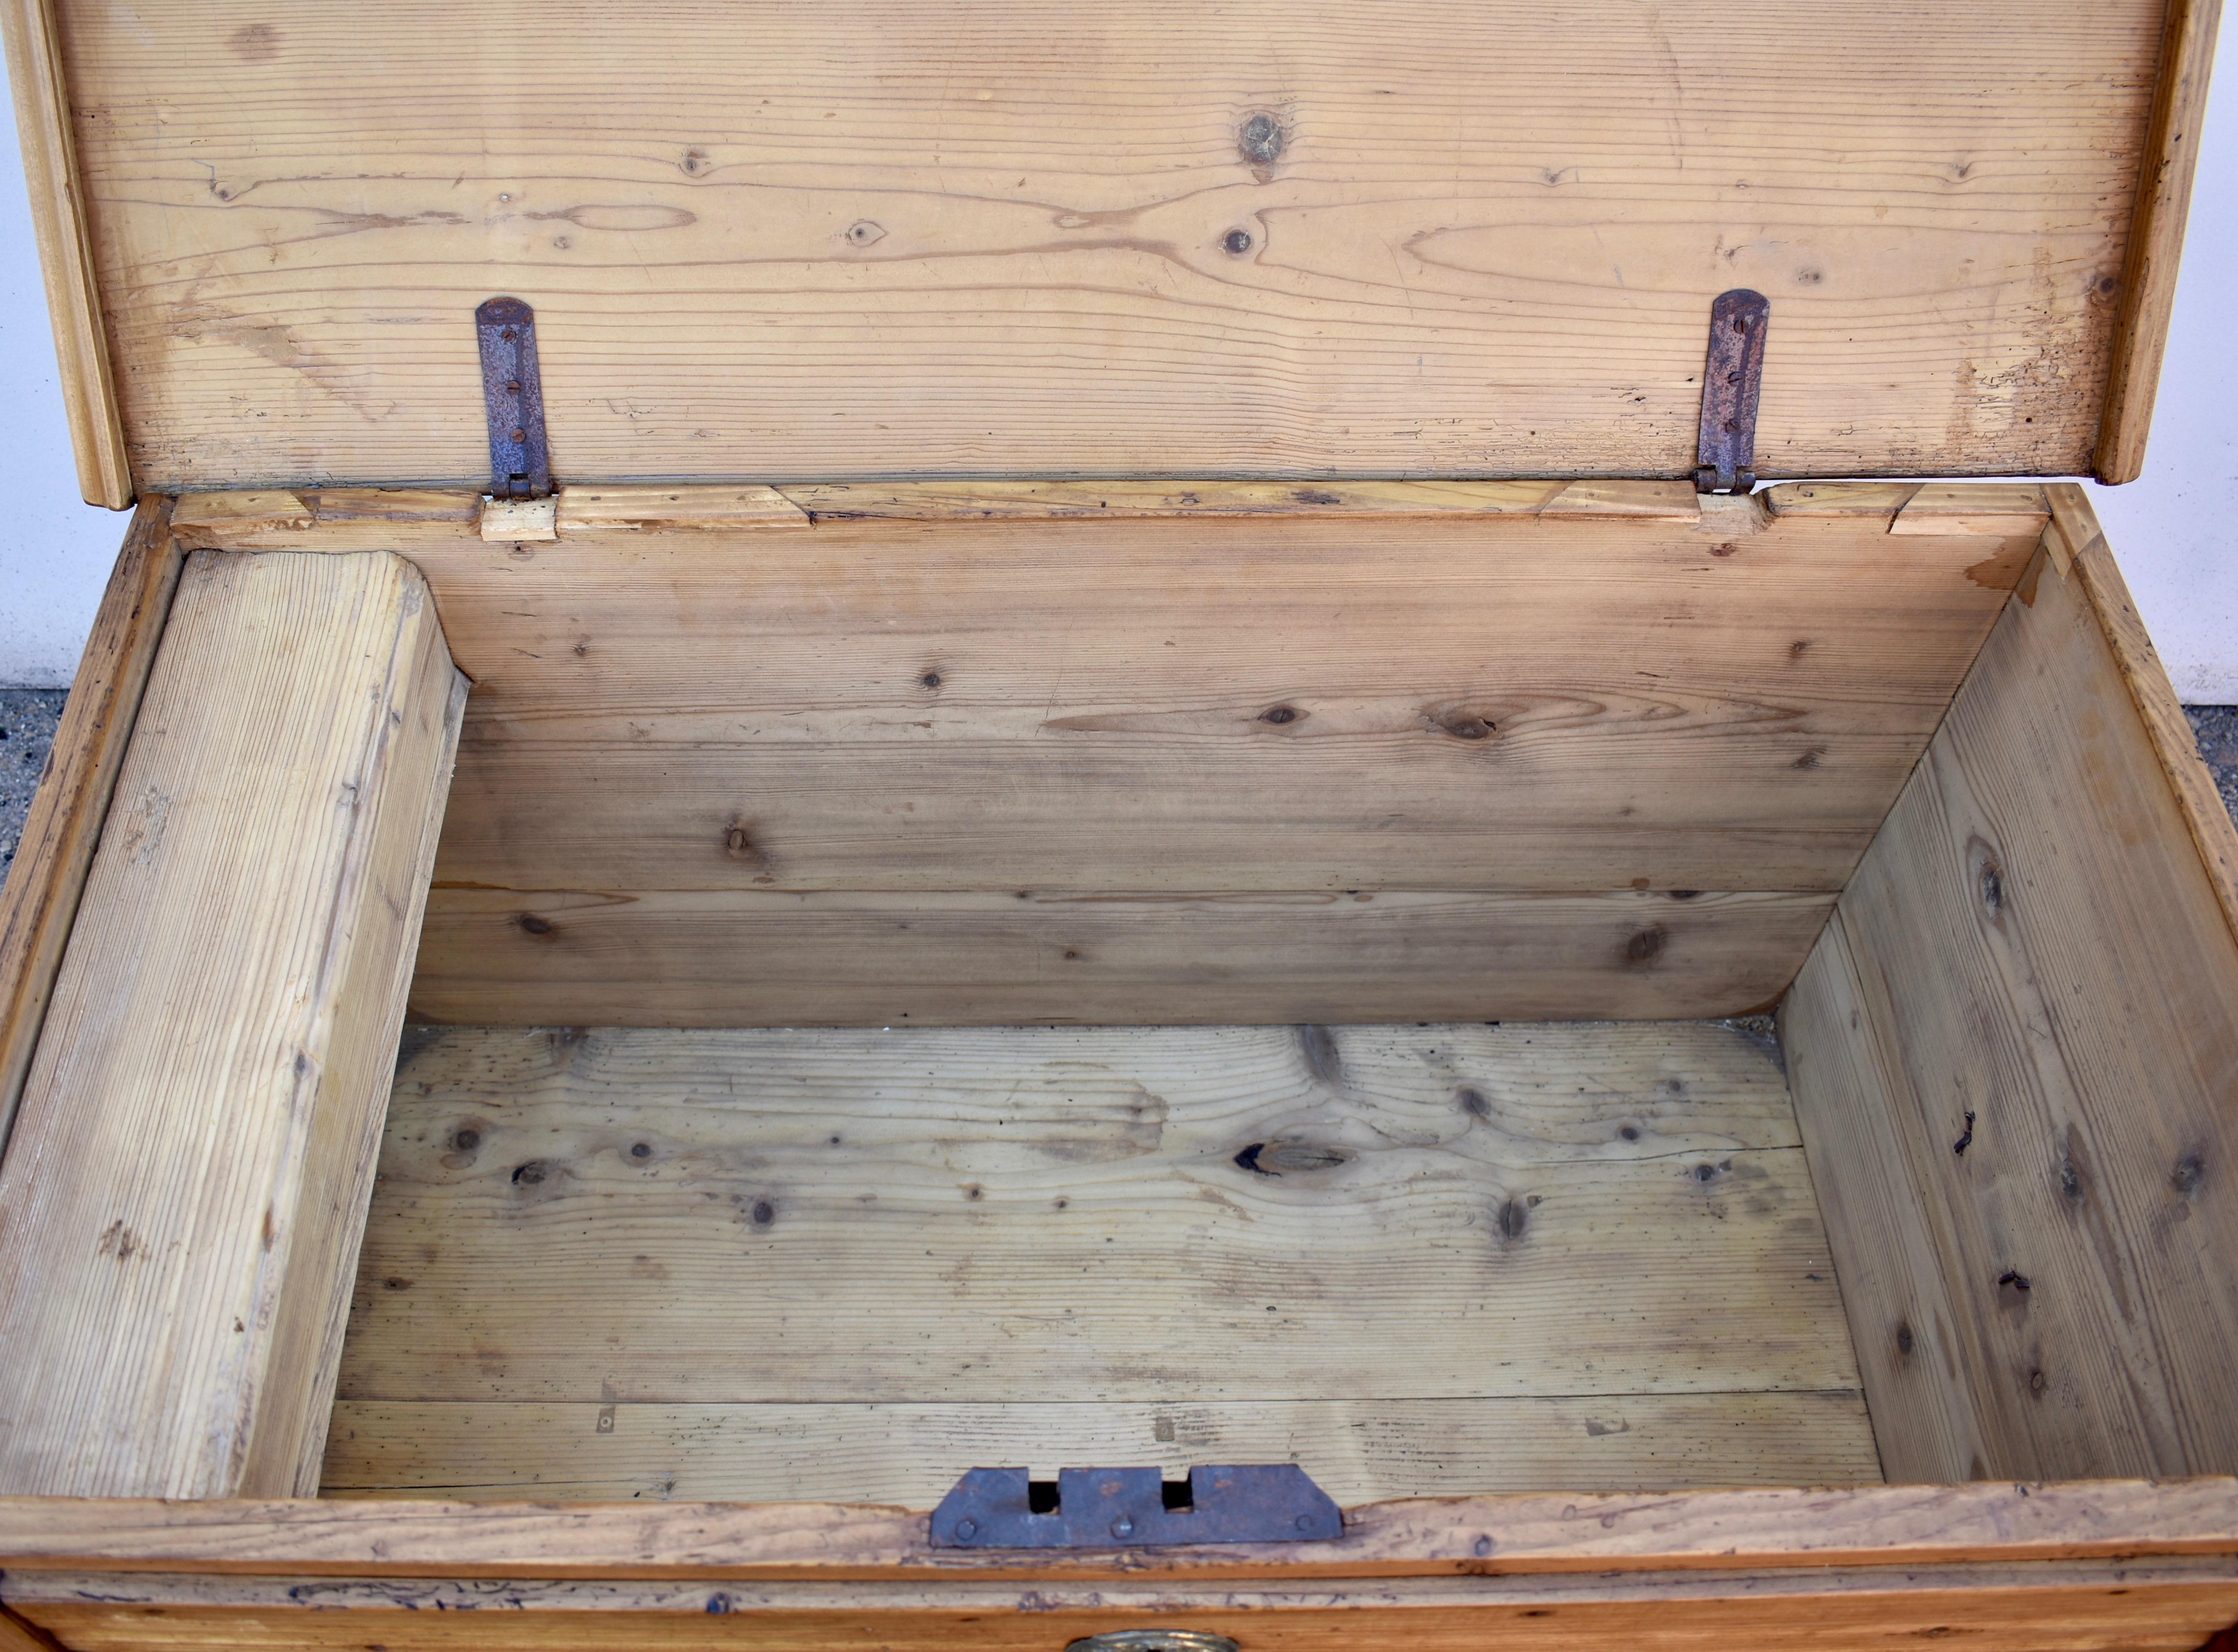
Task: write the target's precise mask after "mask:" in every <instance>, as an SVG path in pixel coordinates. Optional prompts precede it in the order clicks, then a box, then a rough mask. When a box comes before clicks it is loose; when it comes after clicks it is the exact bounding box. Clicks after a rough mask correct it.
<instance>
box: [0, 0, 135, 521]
mask: <svg viewBox="0 0 2238 1652" xmlns="http://www.w3.org/2000/svg"><path fill="white" fill-rule="evenodd" d="M60 10H63V5H61V4H58V3H57V0H7V3H5V4H4V5H0V40H4V41H5V43H6V45H7V51H8V82H9V86H10V89H11V90H12V91H13V92H14V94H15V100H16V133H17V138H18V140H19V141H20V142H22V144H23V182H24V184H25V185H26V187H27V188H29V190H30V197H31V235H32V239H33V240H34V241H36V242H37V243H38V248H39V267H40V269H41V271H42V273H43V274H44V276H45V278H46V293H47V314H48V317H49V320H50V321H51V323H52V325H53V327H54V336H55V366H56V380H57V382H58V383H59V384H60V386H61V387H62V393H63V417H64V418H65V419H67V420H69V421H70V448H71V451H72V453H74V454H75V455H76V460H77V485H78V492H79V493H80V494H81V495H82V496H83V498H84V499H85V502H86V503H87V504H89V505H105V506H108V507H109V509H110V510H112V511H121V510H122V509H124V508H125V507H126V506H129V505H130V504H131V503H132V497H133V483H132V473H131V470H130V467H129V460H128V458H127V455H126V452H125V446H124V429H123V426H122V423H121V422H120V420H119V415H118V411H117V398H116V380H115V379H114V378H113V377H112V376H111V373H110V368H109V338H108V334H107V331H106V329H105V327H104V325H103V315H102V295H101V290H100V287H101V283H100V278H99V274H98V273H97V271H96V260H97V259H98V257H99V254H98V253H97V252H96V249H95V246H94V241H93V236H92V230H91V227H90V225H89V222H88V217H89V200H88V197H87V194H86V189H85V185H84V180H83V175H82V174H81V172H80V169H79V166H78V156H77V136H76V131H75V130H74V128H73V123H72V120H71V116H72V113H73V111H72V96H71V88H70V85H69V83H68V82H67V77H66V76H67V71H66V69H65V68H64V63H63V40H62V30H61V28H60V19H59V17H57V15H56V14H57V12H58V11H60Z"/></svg>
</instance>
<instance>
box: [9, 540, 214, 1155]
mask: <svg viewBox="0 0 2238 1652" xmlns="http://www.w3.org/2000/svg"><path fill="white" fill-rule="evenodd" d="M168 515H169V500H166V499H151V500H149V502H148V503H146V504H145V505H142V506H141V507H140V509H139V510H138V511H137V512H135V513H134V516H133V519H132V525H131V528H130V530H129V532H127V533H126V534H125V536H124V545H123V548H122V550H121V551H119V552H118V553H117V558H116V569H115V571H114V572H111V573H110V575H109V585H108V587H107V588H106V589H105V590H104V591H103V592H102V597H101V606H100V608H99V609H97V610H96V611H95V613H94V617H93V629H92V631H91V632H90V633H89V635H88V637H87V638H86V644H85V652H84V654H83V656H82V657H80V658H79V660H78V667H77V674H76V676H75V677H72V678H71V679H70V698H69V699H68V700H67V701H66V702H65V703H64V704H63V715H62V718H61V721H60V722H59V724H57V725H56V730H55V738H54V743H53V744H52V746H51V747H50V749H49V753H48V757H47V767H46V770H45V772H44V773H43V775H42V776H40V780H39V788H38V790H37V791H36V793H35V794H34V795H33V796H32V798H31V806H30V809H29V810H28V811H27V812H26V813H25V815H24V817H23V836H22V838H21V839H20V840H19V841H18V842H17V846H16V856H15V859H14V861H13V862H11V863H10V868H9V871H8V877H7V885H6V888H5V889H4V890H0V1151H4V1150H5V1148H6V1146H7V1144H8V1139H9V1134H10V1125H11V1124H12V1123H13V1121H14V1120H15V1116H16V1107H17V1101H18V1100H20V1099H21V1098H22V1095H23V1079H24V1075H25V1074H28V1073H29V1072H30V1069H31V1054H32V1052H33V1051H34V1050H35V1049H36V1047H38V1038H39V1029H40V1028H42V1027H43V1026H44V1025H45V1024H46V1016H47V1002H48V995H49V994H50V992H51V991H52V990H53V988H54V981H55V974H56V971H57V970H59V969H60V968H62V961H63V947H64V945H65V944H66V943H67V942H68V941H69V939H70V925H71V923H72V922H74V921H75V920H76V916H77V905H78V898H79V896H80V895H82V894H83V892H84V889H85V878H86V873H87V872H88V870H89V869H90V868H91V867H92V865H93V853H94V846H95V845H96V843H99V842H100V841H101V828H102V823H103V821H104V820H106V819H107V818H108V816H109V799H110V797H111V796H113V794H114V793H115V791H116V774H117V770H119V769H120V768H122V766H123V763H124V752H125V747H126V745H127V743H129V741H130V740H131V737H132V727H133V722H134V720H135V718H136V717H138V715H139V711H140V696H141V693H142V691H143V690H144V689H145V688H146V686H147V683H148V672H149V668H150V667H151V666H152V665H153V664H154V663H155V659H156V641H157V639H158V638H161V637H162V634H163V621H164V618H165V616H166V615H168V614H169V611H170V606H171V592H172V591H173V589H174V588H175V586H176V585H177V584H178V578H179V565H180V560H181V558H180V552H179V547H178V545H177V543H176V542H175V540H174V539H173V538H172V536H171V534H170V532H169V528H168V525H167V524H166V520H165V519H166V517H167V516H168Z"/></svg>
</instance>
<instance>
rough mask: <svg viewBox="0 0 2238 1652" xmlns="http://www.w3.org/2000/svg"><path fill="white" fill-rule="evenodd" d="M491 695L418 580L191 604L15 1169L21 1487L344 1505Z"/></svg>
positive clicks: (219, 569) (352, 573)
mask: <svg viewBox="0 0 2238 1652" xmlns="http://www.w3.org/2000/svg"><path fill="white" fill-rule="evenodd" d="M464 698H465V695H464V685H463V684H461V683H460V680H459V678H458V676H457V673H456V672H455V671H453V669H452V667H451V664H450V660H449V657H448V656H447V653H446V652H445V651H444V648H443V641H442V634H441V631H440V629H439V628H438V626H437V625H436V624H435V618H434V611H433V609H432V607H431V606H430V605H428V603H427V591H426V587H425V585H424V584H423V583H422V582H421V581H420V578H419V577H418V575H416V574H415V573H414V572H413V571H412V570H411V568H410V567H409V566H408V565H406V564H405V563H403V562H402V561H401V560H400V559H398V558H394V557H387V556H377V555H367V556H361V557H351V558H337V557H318V556H315V557H288V556H228V555H225V554H222V553H217V552H197V553H196V554H195V557H194V558H192V559H191V561H190V562H189V565H188V567H187V569H186V571H185V572H184V573H183V574H182V576H181V579H180V584H179V588H178V591H177V595H176V598H175V602H174V603H173V605H172V611H171V617H170V620H169V625H168V626H167V628H166V631H165V633H164V638H163V645H162V650H161V651H160V653H159V655H158V657H157V659H156V664H155V667H154V671H153V672H152V675H151V676H150V678H149V684H148V690H147V693H146V696H145V697H144V700H143V701H142V706H141V712H140V717H139V721H138V724H137V726H136V729H135V730H134V734H133V738H132V742H131V746H130V750H129V751H128V753H127V754H126V757H125V759H124V763H123V767H122V772H121V774H120V776H119V779H118V788H119V796H120V797H121V798H122V802H121V803H118V805H117V806H116V808H115V809H112V810H111V811H110V815H109V822H108V824H107V826H106V828H105V829H104V830H103V834H102V843H101V848H100V850H99V852H98V853H97V854H96V857H95V860H94V864H93V869H92V871H91V873H90V875H89V877H88V879H87V882H86V887H85V894H84V897H83V901H82V902H81V903H80V906H79V910H78V915H77V920H76V927H75V928H74V929H73V930H72V932H71V935H70V945H69V948H68V950H67V952H66V954H65V955H64V958H63V966H62V970H61V973H60V975H59V976H58V977H57V979H56V986H55V989H54V996H53V1001H52V1005H51V1007H50V1011H49V1014H48V1016H47V1021H46V1026H45V1028H44V1029H43V1032H42V1034H41V1036H40V1040H39V1046H38V1050H37V1053H36V1056H35V1058H34V1061H33V1063H32V1067H31V1072H30V1078H29V1080H28V1081H27V1083H26V1085H25V1087H24V1099H23V1109H22V1113H21V1117H20V1120H19V1121H18V1124H17V1130H16V1133H15V1136H14V1140H13V1141H12V1143H11V1150H10V1153H9V1154H8V1156H7V1159H6V1160H5V1162H4V1164H0V1213H4V1215H0V1485H5V1486H7V1487H8V1488H9V1489H10V1490H11V1491H24V1492H30V1491H39V1492H45V1493H49V1494H51V1495H56V1496H98V1495H103V1494H110V1495H114V1494H120V1493H127V1492H129V1493H134V1494H161V1495H164V1496H169V1497H224V1496H231V1495H240V1494H242V1493H243V1492H259V1491H262V1492H267V1493H268V1492H272V1491H295V1492H298V1493H302V1492H308V1491H309V1490H311V1489H312V1488H313V1487H315V1485H316V1483H317V1478H316V1476H317V1470H318V1462H319V1453H320V1447H321V1442H322V1440H323V1437H324V1432H325V1424H326V1411H327V1406H328V1395H329V1394H331V1392H332V1385H333V1380H334V1378H333V1372H334V1360H335V1358H337V1356H338V1353H339V1347H340V1338H341V1325H342V1313H343V1298H344V1296H345V1294H346V1292H347V1284H346V1282H347V1280H348V1279H349V1277H350V1275H351V1273H352V1272H353V1269H354V1261H355V1252H356V1240H357V1234H358V1232H359V1229H360V1226H361V1222H362V1212H363V1209H364V1200H365V1196H366V1190H367V1185H368V1183H369V1182H370V1180H371V1175H372V1170H373V1149H374V1146H375V1145H376V1143H377V1140H378V1124H379V1120H380V1117H381V1105H382V1101H383V1099H384V1093H385V1091H386V1089H387V1080H388V1074H389V1067H390V1061H391V1052H392V1051H393V1050H394V1040H395V1037H396V1028H397V1025H398V1023H399V1021H400V1020H401V1016H402V1013H403V999H404V990H405V986H406V979H407V974H408V971H409V968H410V961H411V955H412V949H413V942H414V935H415V931H416V929H417V927H418V918H419V907H420V901H421V898H422V890H423V889H424V887H425V880H426V876H427V867H428V863H429V862H430V860H431V858H432V850H433V848H434V829H435V823H436V822H437V820H438V819H439V818H440V812H441V807H442V794H443V782H444V779H445V777H446V776H447V770H448V768H449V763H450V757H451V752H452V750H453V746H454V742H455V740H456V737H457V727H458V721H459V717H460V711H461V708H462V704H463V701H464Z"/></svg>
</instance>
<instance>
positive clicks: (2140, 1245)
mask: <svg viewBox="0 0 2238 1652" xmlns="http://www.w3.org/2000/svg"><path fill="white" fill-rule="evenodd" d="M2093 555H2098V556H2102V555H2103V551H2102V547H2096V548H2094V549H2092V550H2088V551H2079V552H2077V555H2076V564H2075V566H2076V573H2075V575H2074V577H2072V578H2067V579H2061V578H2058V577H2057V575H2056V573H2055V572H2052V571H2051V570H2050V569H2049V560H2048V558H2046V559H2045V561H2044V562H2043V563H2040V564H2039V565H2038V568H2037V569H2036V571H2034V572H2033V573H2032V578H2031V580H2030V581H2029V582H2028V583H2024V584H2023V586H2022V588H2021V590H2022V594H2023V600H2022V601H2019V602H2016V603H2014V604H2013V605H2011V606H2010V608H2008V609H2007V611H2006V612H2005V615H2004V617H2003V618H2002V619H2001V620H2000V621H1999V622H1998V625H1997V628H1996V631H1995V632H1994V633H1993V634H1992V636H1991V638H1990V643H1989V644H1988V645H1987V646H1986V647H1985V648H1984V649H1983V653H1982V657H1981V658H1980V660H1979V661H1978V662H1977V663H1976V667H1975V670H1974V672H1973V674H1972V676H1971V677H1970V678H1969V680H1968V682H1967V684H1966V686H1965V688H1964V689H1963V690H1962V691H1960V693H1959V696H1958V698H1957V702H1956V703H1955V704H1953V706H1952V707H1951V710H1950V717H1948V718H1947V719H1946V721H1945V723H1944V725H1943V730H1942V731H1941V732H1940V733H1938V734H1937V737H1936V738H1935V740H1934V741H1933V743H1931V744H1930V747H1929V749H1928V753H1927V757H1925V759H1924V760H1923V762H1922V763H1921V765H1920V769H1919V772H1918V773H1917V775H1916V776H1914V777H1913V779H1912V781H1911V783H1910V784H1909V785H1908V786H1907V787H1906V788H1905V790H1904V796H1903V797H1902V798H1901V799H1900V800H1899V802H1898V803H1897V807H1896V809H1895V810H1894V811H1893V812H1892V813H1891V815H1890V818H1889V823H1888V824H1887V825H1886V826H1885V827H1884V828H1883V829H1882V832H1881V835H1880V837H1879V838H1878V840H1877V842H1876V843H1875V845H1874V847H1873V849H1872V851H1871V853H1870V854H1869V855H1868V856H1866V857H1865V860H1864V864H1863V865H1861V866H1860V867H1859V869H1858V871H1857V876H1856V877H1855V878H1854V879H1852V880H1851V885H1850V887H1849V889H1847V890H1846V891H1844V895H1843V896H1842V899H1841V902H1840V904H1839V906H1838V908H1837V912H1836V916H1835V921H1834V927H1833V928H1831V929H1830V930H1829V932H1828V935H1827V937H1826V938H1825V939H1824V940H1823V941H1822V942H1820V944H1819V948H1818V952H1817V953H1816V954H1815V955H1814V957H1813V959H1812V961H1811V964H1810V966H1809V967H1808V968H1806V969H1805V971H1804V975H1803V977H1802V978H1801V980H1800V981H1798V984H1797V987H1796V989H1795V992H1794V994H1793V995H1791V1006H1790V1009H1789V1011H1788V1014H1787V1026H1788V1028H1790V1031H1791V1040H1792V1041H1791V1061H1792V1064H1793V1074H1794V1082H1795V1094H1796V1100H1797V1105H1798V1111H1799V1113H1800V1115H1801V1117H1802V1120H1803V1122H1804V1128H1805V1140H1806V1141H1807V1142H1808V1143H1809V1145H1810V1146H1811V1157H1812V1168H1813V1173H1814V1177H1815V1180H1816V1182H1817V1186H1818V1188H1819V1189H1820V1191H1821V1193H1822V1195H1823V1197H1824V1201H1825V1209H1826V1211H1827V1213H1828V1216H1829V1219H1830V1228H1831V1234H1832V1237H1833V1239H1834V1243H1835V1247H1836V1252H1837V1262H1838V1265H1839V1266H1840V1268H1841V1273H1842V1279H1843V1283H1844V1294H1845V1297H1846V1299H1847V1301H1848V1304H1849V1309H1850V1313H1851V1323H1852V1326H1853V1329H1854V1330H1855V1332H1856V1336H1857V1345H1858V1348H1859V1350H1860V1351H1861V1354H1862V1356H1863V1358H1862V1365H1863V1369H1864V1378H1865V1384H1866V1392H1867V1396H1868V1399H1869V1401H1870V1403H1871V1406H1872V1410H1873V1417H1874V1422H1875V1426H1876V1429H1877V1432H1878V1436H1879V1438H1880V1444H1881V1455H1882V1461H1883V1463H1884V1465H1885V1466H1886V1467H1887V1469H1888V1471H1889V1473H1890V1476H1891V1477H1897V1478H1911V1477H1923V1478H1949V1477H1958V1476H1965V1475H1975V1476H1982V1475H1994V1476H1999V1477H2012V1476H2033V1475H2069V1476H2082V1475H2091V1474H2110V1473H2122V1472H2149V1473H2155V1474H2168V1475H2173V1474H2183V1473H2192V1472H2202V1471H2209V1470H2218V1471H2219V1470H2227V1469H2228V1468H2230V1467H2232V1466H2234V1465H2238V1412H2234V1411H2233V1410H2232V1408H2231V1407H2230V1405H2229V1404H2228V1395H2229V1373H2230V1370H2231V1365H2232V1360H2233V1357H2234V1354H2238V1284H2234V1281H2233V1279H2232V1276H2231V1273H2230V1270H2229V1269H2228V1266H2227V1265H2226V1263H2225V1259H2227V1258H2228V1256H2230V1255H2231V1254H2233V1253H2234V1250H2238V1181H2234V1180H2233V1179H2232V1178H2231V1176H2230V1175H2229V1174H2228V1171H2229V1168H2230V1166H2232V1165H2233V1164H2234V1163H2238V1107H2234V1102H2238V1013H2234V1008H2233V1007H2234V1006H2238V942H2234V939H2233V936H2232V934H2231V931H2230V929H2229V928H2228V925H2227V923H2226V922H2224V918H2223V914H2222V911H2221V908H2220V906H2219V905H2218V903H2217V901H2216V898H2215V888H2214V885H2213V882H2212V880H2211V878H2210V876H2209V872H2208V868H2207V867H2205V866H2204V865H2202V859H2201V856H2200V853H2199V850H2198V849H2197V847H2196V845H2195V843H2194V841H2193V837H2192V834H2191V831H2190V829H2189V827H2188V823H2187V820H2186V817H2185V814H2184V811H2183V809H2182V807H2181V806H2180V804H2179V801H2178V798H2177V796H2176V795H2175V792H2174V791H2173V790H2172V789H2171V788H2170V786H2169V784H2168V779H2167V777H2166V775H2165V774H2164V772H2163V768H2162V761H2161V758H2160V757H2159V755H2158V753H2157V751H2156V749H2155V743H2154V741H2153V740H2152V739H2151V738H2150V737H2149V735H2148V732H2147V730H2146V727H2145V725H2144V724H2143V723H2142V721H2141V720H2140V717H2139V716H2138V712H2137V709H2136V707H2135V704H2133V703H2132V699H2131V693H2130V691H2129V688H2128V686H2126V684H2125V682H2124V674H2123V672H2122V669H2121V666H2120V664H2119V663H2118V662H2117V660H2116V657H2115V653H2114V651H2113V650H2112V648H2110V647H2109V643H2108V638H2107V635H2106V633H2105V631H2104V630H2103V629H2102V625H2101V622H2100V617H2099V612H2098V610H2097V607H2096V605H2094V603H2093V601H2092V598H2091V596H2090V594H2089V589H2088V585H2087V576H2086V575H2085V573H2084V572H2083V569H2084V564H2085V560H2086V558H2089V557H2090V556H2093ZM2132 663H2133V664H2135V665H2136V666H2137V667H2138V669H2141V670H2142V669H2143V668H2144V667H2145V666H2148V665H2149V663H2150V662H2149V657H2137V656H2133V657H2132ZM1961 1140H1963V1141H1964V1144H1965V1147H1964V1151H1963V1153H1961V1152H1959V1151H1958V1143H1959V1142H1960V1141H1961ZM1899 1154H1900V1157H1899ZM1907 1180H1908V1182H1909V1186H1908V1187H1907V1186H1904V1183H1905V1182H1906V1181H1907ZM1889 1183H1893V1185H1892V1186H1884V1185H1881V1184H1889ZM1930 1254H1931V1256H1932V1258H1933V1261H1934V1264H1935V1271H1936V1272H1937V1274H1939V1279H1930V1278H1927V1277H1925V1276H1924V1275H1923V1272H1922V1270H1923V1265H1924V1263H1925V1261H1926V1258H1927V1256H1928V1255H1930ZM1907 1362H1916V1363H1917V1365H1920V1366H1922V1367H1925V1368H1926V1369H1925V1370H1923V1371H1920V1372H1918V1373H1917V1374H1912V1373H1908V1372H1907V1371H1906V1370H1905V1369H1904V1368H1905V1365H1906V1363H1907Z"/></svg>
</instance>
